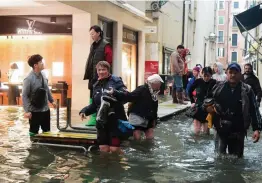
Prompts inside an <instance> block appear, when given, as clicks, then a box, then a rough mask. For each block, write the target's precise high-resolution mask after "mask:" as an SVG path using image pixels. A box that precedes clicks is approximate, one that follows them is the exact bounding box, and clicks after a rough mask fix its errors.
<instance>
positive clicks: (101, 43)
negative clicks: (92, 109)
mask: <svg viewBox="0 0 262 183" xmlns="http://www.w3.org/2000/svg"><path fill="white" fill-rule="evenodd" d="M90 36H91V38H92V40H93V41H94V42H93V43H92V45H91V47H90V52H89V56H88V59H87V62H86V67H85V75H84V80H89V83H88V89H89V90H90V103H92V96H93V92H92V91H93V84H94V83H95V82H96V81H97V78H98V75H97V72H96V65H97V63H98V62H100V61H107V62H108V63H109V64H110V66H111V68H112V62H113V50H112V47H111V44H110V43H109V42H107V41H106V40H105V39H104V37H103V31H102V29H101V28H100V27H99V26H98V25H94V26H92V27H91V28H90ZM86 125H87V126H95V125H96V114H93V115H92V116H91V118H90V120H89V121H88V122H87V124H86Z"/></svg>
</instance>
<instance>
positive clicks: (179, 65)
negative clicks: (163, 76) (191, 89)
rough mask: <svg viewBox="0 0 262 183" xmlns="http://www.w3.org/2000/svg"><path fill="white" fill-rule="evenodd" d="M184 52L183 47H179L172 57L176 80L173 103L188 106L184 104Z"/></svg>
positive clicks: (173, 73)
mask: <svg viewBox="0 0 262 183" xmlns="http://www.w3.org/2000/svg"><path fill="white" fill-rule="evenodd" d="M183 50H184V46H183V45H178V46H177V51H176V52H173V53H172V54H171V56H170V69H171V74H172V75H173V78H174V84H173V94H172V95H173V103H180V104H187V103H184V99H183V80H182V77H183V74H184V69H185V64H184V60H183V59H182V56H181V54H182V52H183Z"/></svg>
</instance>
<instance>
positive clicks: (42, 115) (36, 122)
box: [29, 110, 50, 134]
mask: <svg viewBox="0 0 262 183" xmlns="http://www.w3.org/2000/svg"><path fill="white" fill-rule="evenodd" d="M29 124H30V129H29V132H32V133H35V134H37V133H38V131H39V127H41V129H42V131H43V132H48V131H50V110H48V111H45V112H32V118H31V119H30V120H29Z"/></svg>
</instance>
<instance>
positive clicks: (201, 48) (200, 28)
mask: <svg viewBox="0 0 262 183" xmlns="http://www.w3.org/2000/svg"><path fill="white" fill-rule="evenodd" d="M192 2H194V7H195V8H194V9H195V12H194V14H195V15H194V17H195V18H194V23H195V25H194V26H195V28H194V29H193V38H191V39H192V40H193V42H192V44H193V45H192V46H190V45H189V46H188V47H189V48H191V47H192V56H191V60H192V61H191V62H190V64H189V66H190V67H191V68H193V67H194V66H195V65H196V64H201V65H202V66H211V65H212V64H213V63H214V62H215V59H216V54H215V53H216V41H215V31H216V26H217V25H216V1H192ZM191 39H190V40H191Z"/></svg>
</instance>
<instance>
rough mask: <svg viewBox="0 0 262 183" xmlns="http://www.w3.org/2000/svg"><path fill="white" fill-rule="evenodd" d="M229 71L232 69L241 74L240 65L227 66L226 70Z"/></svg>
mask: <svg viewBox="0 0 262 183" xmlns="http://www.w3.org/2000/svg"><path fill="white" fill-rule="evenodd" d="M230 69H234V70H236V71H237V72H241V67H240V65H239V64H237V63H231V64H229V65H228V67H227V70H230Z"/></svg>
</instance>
